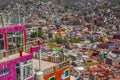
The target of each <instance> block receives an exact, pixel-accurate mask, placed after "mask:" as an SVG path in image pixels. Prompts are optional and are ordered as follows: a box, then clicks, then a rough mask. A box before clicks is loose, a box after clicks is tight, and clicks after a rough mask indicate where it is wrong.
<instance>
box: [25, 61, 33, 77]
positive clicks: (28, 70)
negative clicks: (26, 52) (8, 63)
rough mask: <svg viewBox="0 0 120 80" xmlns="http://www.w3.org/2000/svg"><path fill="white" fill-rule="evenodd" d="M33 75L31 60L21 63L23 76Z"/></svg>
mask: <svg viewBox="0 0 120 80" xmlns="http://www.w3.org/2000/svg"><path fill="white" fill-rule="evenodd" d="M31 76H33V65H32V61H27V62H24V63H23V78H24V79H26V78H29V77H31Z"/></svg>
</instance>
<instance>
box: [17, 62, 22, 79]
mask: <svg viewBox="0 0 120 80" xmlns="http://www.w3.org/2000/svg"><path fill="white" fill-rule="evenodd" d="M16 73H17V74H16V75H17V80H21V79H20V74H21V73H20V63H19V64H16Z"/></svg>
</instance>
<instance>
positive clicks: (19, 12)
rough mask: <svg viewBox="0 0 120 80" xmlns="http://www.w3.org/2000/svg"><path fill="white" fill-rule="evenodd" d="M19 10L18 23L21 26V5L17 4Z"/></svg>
mask: <svg viewBox="0 0 120 80" xmlns="http://www.w3.org/2000/svg"><path fill="white" fill-rule="evenodd" d="M17 8H18V19H19V20H18V21H19V25H20V22H21V21H20V19H21V18H20V5H19V4H18V3H17Z"/></svg>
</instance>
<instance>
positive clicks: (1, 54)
mask: <svg viewBox="0 0 120 80" xmlns="http://www.w3.org/2000/svg"><path fill="white" fill-rule="evenodd" d="M37 45H38V40H34V41H30V42H28V43H27V45H26V46H22V47H20V48H14V49H10V50H8V57H9V56H10V55H14V54H19V52H20V50H23V52H26V53H29V52H30V48H31V47H32V46H37ZM6 53H7V52H6V50H4V51H2V50H1V51H0V59H3V58H5V57H7V55H6Z"/></svg>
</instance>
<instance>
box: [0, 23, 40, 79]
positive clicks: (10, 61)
mask: <svg viewBox="0 0 120 80" xmlns="http://www.w3.org/2000/svg"><path fill="white" fill-rule="evenodd" d="M39 50H40V41H39V40H32V41H29V40H27V38H26V28H25V26H23V25H20V26H10V27H4V28H0V80H34V69H33V52H35V51H39Z"/></svg>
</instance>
